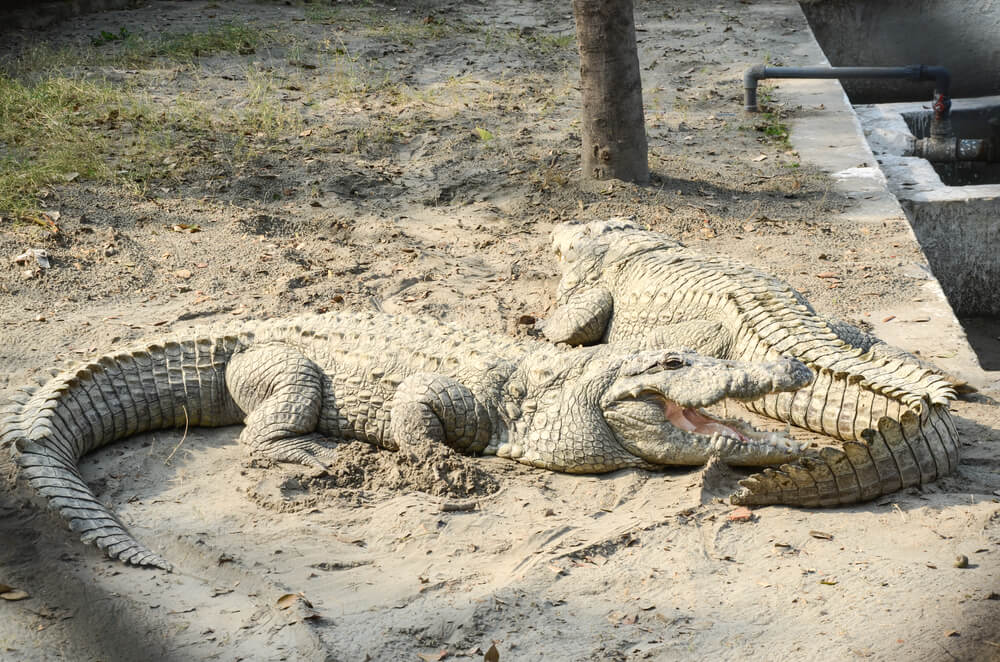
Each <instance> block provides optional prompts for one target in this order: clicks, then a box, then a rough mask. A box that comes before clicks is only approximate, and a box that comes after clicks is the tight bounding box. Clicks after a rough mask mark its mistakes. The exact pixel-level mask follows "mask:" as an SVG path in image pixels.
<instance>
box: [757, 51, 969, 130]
mask: <svg viewBox="0 0 1000 662" xmlns="http://www.w3.org/2000/svg"><path fill="white" fill-rule="evenodd" d="M765 78H837V79H841V78H906V79H909V80H913V81H921V80H933V81H934V121H932V122H931V135H935V136H950V135H951V120H950V116H949V111H950V110H951V97H950V96H949V88H950V86H951V74H949V73H948V70H947V69H945V68H944V67H936V66H926V65H923V64H911V65H908V66H905V67H765V66H763V65H760V64H758V65H755V66H753V67H750V68H749V69H747V70H746V72H744V74H743V107H744V108H745V109H746V110H747V111H748V112H751V113H756V112H758V111H759V110H760V108H759V107H758V106H757V81H759V80H763V79H765Z"/></svg>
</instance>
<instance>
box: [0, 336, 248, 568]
mask: <svg viewBox="0 0 1000 662" xmlns="http://www.w3.org/2000/svg"><path fill="white" fill-rule="evenodd" d="M236 342H237V339H236V338H233V337H231V338H226V339H223V340H220V341H210V340H193V339H191V340H178V341H171V342H166V343H163V344H160V345H151V346H148V347H144V348H142V349H137V350H134V351H130V352H120V353H116V354H112V355H107V356H103V357H101V358H99V359H97V360H95V361H92V362H89V363H86V364H83V365H80V366H78V367H76V368H73V369H71V370H68V371H64V372H60V373H58V374H57V375H55V376H54V377H53V378H52V379H51V380H50V381H48V382H47V383H45V384H44V385H43V386H41V387H39V388H37V389H25V390H23V391H21V392H20V393H18V394H15V396H14V398H13V402H12V404H11V405H10V406H9V407H7V409H6V411H5V412H3V414H2V416H3V417H2V419H0V447H10V450H11V453H12V454H13V456H14V458H15V459H16V461H17V464H18V465H19V466H20V473H21V475H23V476H24V477H25V478H26V479H27V481H28V484H29V485H30V486H31V487H32V488H33V489H34V490H35V491H37V492H38V493H39V494H41V495H42V496H43V497H45V498H46V500H47V501H48V503H49V506H50V507H51V508H52V509H54V510H56V511H58V512H59V514H60V515H61V516H62V517H63V518H64V519H65V520H66V521H67V522H68V524H69V527H70V528H71V529H72V530H73V531H76V532H77V533H79V534H80V537H81V539H82V540H83V541H84V542H92V543H94V544H96V545H97V546H98V547H99V548H101V549H102V550H103V551H104V552H105V553H106V554H107V555H108V556H109V557H111V558H114V559H119V560H121V561H124V562H125V563H129V564H132V565H137V566H154V567H159V568H163V569H165V570H170V569H171V566H170V564H169V563H167V561H165V560H164V559H163V558H161V557H160V556H158V555H157V554H155V553H153V552H151V551H150V550H149V549H147V548H146V547H145V546H143V545H142V544H140V543H139V542H137V541H136V540H135V539H133V538H132V536H131V535H130V534H129V533H128V531H127V530H126V529H125V527H124V525H123V524H122V523H121V522H120V521H119V520H118V518H117V517H115V515H113V514H112V513H111V511H110V510H109V509H108V508H106V507H105V506H104V505H103V504H101V503H100V502H99V501H98V500H97V497H96V496H95V495H94V493H93V492H92V491H91V489H90V487H88V486H87V484H86V483H85V482H84V480H83V478H82V476H81V475H80V470H79V468H78V466H77V464H78V461H79V459H80V458H81V457H82V456H83V455H84V454H86V453H88V452H90V451H92V450H94V449H96V448H99V447H101V446H104V445H106V444H109V443H111V442H113V441H115V440H118V439H123V438H125V437H128V436H131V435H133V434H137V433H140V432H146V431H149V430H156V429H162V428H169V427H180V426H185V425H227V424H232V423H235V422H238V418H237V419H235V420H234V419H233V413H232V412H233V408H232V406H230V405H229V404H228V402H227V401H229V398H228V395H227V394H226V391H225V359H226V358H227V357H228V356H229V355H230V354H231V352H232V349H233V347H234V346H235V343H236ZM229 402H231V401H229Z"/></svg>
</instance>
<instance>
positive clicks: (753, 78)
mask: <svg viewBox="0 0 1000 662" xmlns="http://www.w3.org/2000/svg"><path fill="white" fill-rule="evenodd" d="M766 77H767V67H765V66H764V65H763V64H755V65H753V66H752V67H750V68H749V69H747V70H746V71H744V72H743V87H757V81H759V80H760V79H762V78H766Z"/></svg>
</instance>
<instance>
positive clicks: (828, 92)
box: [769, 2, 1000, 388]
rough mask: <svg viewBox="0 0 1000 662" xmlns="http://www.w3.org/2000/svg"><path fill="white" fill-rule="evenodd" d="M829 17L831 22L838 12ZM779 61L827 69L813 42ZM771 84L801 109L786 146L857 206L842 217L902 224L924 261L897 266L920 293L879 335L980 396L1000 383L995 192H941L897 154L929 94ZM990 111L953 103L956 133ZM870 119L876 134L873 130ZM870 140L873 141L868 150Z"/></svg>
mask: <svg viewBox="0 0 1000 662" xmlns="http://www.w3.org/2000/svg"><path fill="white" fill-rule="evenodd" d="M816 4H824V3H815V2H811V3H810V2H804V3H803V8H805V9H807V11H806V12H805V13H806V15H807V16H809V17H810V18H812V19H813V20H814V21H815V20H816V18H815V16H816V13H817V12H816V11H815V10H816V7H811V8H810V7H808V5H816ZM831 4H839V5H843V4H844V3H843V2H839V3H831ZM887 4H890V5H891V4H892V3H887ZM809 9H811V11H809ZM828 9H829V10H830V11H833V10H834V9H835V8H834V7H829V8H828ZM842 9H843V8H842V7H841V8H840V9H838V10H837V11H841V10H842ZM827 15H828V16H834V18H835V15H836V12H833V14H829V13H828V14H827ZM814 29H815V28H814ZM783 59H784V61H785V62H786V63H789V64H790V63H794V65H795V66H802V67H816V66H831V62H830V60H829V59H828V58H827V56H826V54H825V53H824V52H823V50H822V48H821V47H820V45H819V43H818V42H817V41H816V39H815V38H813V39H803V40H802V42H801V43H800V44H799V46H798V48H797V49H796V52H794V53H787V54H784V58H783ZM917 62H919V60H914V62H913V63H917ZM859 63H861V64H865V65H871V66H875V65H876V64H887V65H899V64H901V62H900V61H898V60H897V61H893V62H881V63H874V62H871V61H862V62H859ZM838 64H845V65H846V64H855V62H850V63H845V62H840V63H838ZM906 64H911V62H906ZM927 64H934V63H933V62H927ZM769 83H770V84H772V85H773V86H774V87H776V88H777V90H778V92H779V94H780V96H781V98H782V100H783V101H785V102H786V104H787V105H788V106H790V107H801V110H798V111H797V112H796V113H795V116H794V117H793V118H791V120H790V121H789V126H790V138H791V142H792V145H793V146H794V147H795V149H796V150H797V151H798V152H799V154H800V156H801V158H802V160H803V162H806V163H809V164H811V165H814V166H816V167H818V168H820V169H822V170H824V171H826V172H828V173H829V174H830V175H831V177H832V179H833V181H834V182H835V184H834V187H835V188H836V189H837V190H838V191H840V192H842V193H844V194H845V195H847V196H848V197H849V198H850V199H851V200H852V201H853V202H854V205H853V206H852V207H851V208H850V209H848V210H847V212H845V214H844V217H845V218H850V219H852V220H856V221H861V222H865V223H872V224H877V225H895V224H899V223H904V224H906V226H907V227H908V228H909V232H908V234H909V236H910V238H911V240H912V241H913V243H914V244H917V245H920V247H921V251H922V252H921V254H922V255H923V256H924V261H923V262H922V263H911V264H906V263H901V264H900V266H899V267H898V268H900V269H902V270H904V271H905V272H906V273H907V275H911V276H916V277H918V278H921V279H922V280H923V286H922V288H921V289H922V292H921V295H920V296H919V297H918V299H917V300H914V301H912V302H907V303H906V304H905V305H900V306H899V307H898V309H891V310H882V311H877V312H873V314H872V316H871V321H872V324H873V326H874V332H875V333H876V335H878V336H879V337H881V338H883V339H885V340H886V341H888V342H890V343H893V344H896V345H900V346H903V347H906V348H908V349H911V350H916V351H918V352H920V353H921V354H922V355H924V356H928V357H934V358H933V361H934V362H935V363H937V364H938V365H940V366H941V367H942V368H943V369H945V370H949V371H951V372H953V373H955V374H958V375H960V376H962V377H963V378H965V379H967V380H968V381H969V382H970V383H971V384H973V385H974V386H976V387H978V388H995V387H997V386H998V385H1000V339H998V336H1000V324H998V323H997V317H1000V287H997V285H1000V280H998V278H1000V273H998V265H1000V257H998V256H997V253H996V251H995V250H994V249H993V247H994V246H995V245H996V244H995V239H997V238H998V235H1000V214H998V213H997V212H998V211H1000V184H985V185H982V184H980V185H967V186H947V185H946V184H943V183H942V181H941V176H940V174H938V173H937V172H936V171H935V170H934V169H933V167H932V166H931V164H930V163H929V162H928V161H926V160H924V159H917V158H914V157H906V156H901V154H902V153H903V152H904V151H905V149H906V145H907V142H908V141H912V140H914V139H915V138H918V137H921V136H920V135H919V133H920V126H921V121H922V120H921V119H920V118H921V117H922V116H923V115H922V114H928V113H930V101H931V94H930V89H929V86H928V85H926V84H925V85H924V86H923V87H926V88H927V90H926V92H927V98H926V100H925V101H923V102H910V103H903V104H893V105H886V104H882V105H865V106H858V107H855V106H853V105H852V104H851V101H850V99H849V98H848V96H847V94H846V93H845V91H844V88H843V87H842V85H841V83H840V82H838V81H837V80H821V79H787V80H773V81H769ZM922 89H923V88H918V90H917V94H920V92H921V91H922ZM994 103H1000V97H998V98H995V99H994V100H979V101H973V100H956V101H955V104H954V106H953V108H954V110H955V112H956V118H957V119H956V130H957V131H962V130H966V129H968V128H969V126H971V125H972V124H975V120H974V118H973V116H975V115H976V114H978V115H980V116H981V117H983V118H986V117H990V116H991V115H990V113H991V112H992V111H991V110H989V109H988V106H990V105H991V104H994ZM907 117H908V118H909V120H910V124H907V119H906V118H907ZM876 120H877V122H876V123H877V124H878V126H875V124H872V122H873V121H876ZM966 120H968V121H966ZM982 123H983V124H985V120H984V121H983V122H982ZM914 129H916V134H915V133H914ZM970 130H971V129H970ZM976 131H978V129H976ZM866 134H867V135H868V136H871V135H873V134H877V135H876V139H875V140H874V145H869V142H868V140H867V139H866ZM892 151H894V152H895V153H893V154H889V152H892ZM946 178H947V177H946ZM949 295H950V296H951V299H949ZM955 304H957V305H955ZM956 309H957V310H958V311H959V313H960V315H961V316H962V319H961V320H960V318H959V316H958V315H956ZM963 322H965V323H966V324H967V327H968V328H965V327H963ZM970 337H971V338H972V340H973V341H974V344H975V347H973V344H972V343H970ZM977 352H978V353H977Z"/></svg>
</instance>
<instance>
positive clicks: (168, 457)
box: [163, 405, 188, 464]
mask: <svg viewBox="0 0 1000 662" xmlns="http://www.w3.org/2000/svg"><path fill="white" fill-rule="evenodd" d="M181 409H183V410H184V434H183V435H181V440H180V441H178V442H177V445H176V446H174V450H172V451H170V455H168V456H167V459H165V460H164V461H163V464H170V458H172V457H173V456H174V453H176V452H177V449H178V448H180V447H181V444H183V443H184V440H185V439H187V436H188V410H187V407H185V406H184V405H181Z"/></svg>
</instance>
